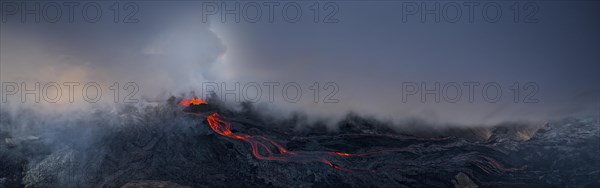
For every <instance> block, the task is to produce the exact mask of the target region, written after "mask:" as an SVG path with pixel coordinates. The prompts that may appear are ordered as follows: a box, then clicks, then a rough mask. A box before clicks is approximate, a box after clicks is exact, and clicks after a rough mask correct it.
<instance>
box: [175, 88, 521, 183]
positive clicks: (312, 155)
mask: <svg viewBox="0 0 600 188" xmlns="http://www.w3.org/2000/svg"><path fill="white" fill-rule="evenodd" d="M179 104H181V105H182V106H190V105H200V104H208V102H206V101H205V100H202V99H198V98H191V99H184V100H182V101H181V102H180V103H179ZM188 114H193V115H196V116H202V117H206V120H207V121H208V125H209V126H210V128H211V129H212V130H213V131H215V133H217V134H219V135H221V136H225V137H228V138H232V139H236V140H242V141H245V142H247V143H249V144H250V146H251V148H252V155H253V156H254V157H256V158H257V159H260V160H270V161H295V162H322V163H325V164H327V165H329V166H330V167H332V168H334V169H338V170H342V171H355V170H358V171H374V170H368V169H349V168H344V167H341V166H338V165H336V164H334V163H332V162H331V161H330V160H328V159H327V158H331V157H362V156H367V155H374V154H378V153H382V152H394V151H409V150H406V149H403V148H390V149H385V150H376V151H371V152H366V153H354V154H353V153H345V152H326V151H288V150H287V149H286V148H285V147H283V146H282V145H281V144H279V143H277V142H275V141H274V140H271V139H269V138H266V137H264V136H252V135H246V134H242V133H234V132H232V131H231V124H230V123H229V122H228V121H226V120H224V119H223V118H221V116H220V115H219V114H218V113H212V114H211V115H209V116H205V115H202V114H199V113H193V112H189V113H188ZM271 148H276V149H277V151H273V150H271ZM261 150H262V151H263V152H262V153H261ZM263 154H265V155H263ZM486 159H487V158H486ZM487 160H488V161H491V166H493V167H495V168H497V169H500V170H502V171H509V172H511V171H517V170H522V169H514V168H506V167H504V166H503V165H502V164H500V163H499V162H497V161H495V160H493V159H487ZM486 168H487V167H485V166H484V167H483V169H484V170H486Z"/></svg>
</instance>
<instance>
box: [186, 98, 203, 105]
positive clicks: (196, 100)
mask: <svg viewBox="0 0 600 188" xmlns="http://www.w3.org/2000/svg"><path fill="white" fill-rule="evenodd" d="M179 104H180V105H182V106H190V105H191V104H193V105H201V104H208V102H206V101H205V100H202V99H199V98H191V99H183V100H181V102H179Z"/></svg>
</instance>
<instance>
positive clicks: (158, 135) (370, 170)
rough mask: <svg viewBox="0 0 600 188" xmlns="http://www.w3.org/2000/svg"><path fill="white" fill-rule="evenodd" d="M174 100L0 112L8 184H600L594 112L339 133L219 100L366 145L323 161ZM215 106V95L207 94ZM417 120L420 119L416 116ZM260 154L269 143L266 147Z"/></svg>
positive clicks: (0, 174) (257, 126)
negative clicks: (212, 122)
mask: <svg viewBox="0 0 600 188" xmlns="http://www.w3.org/2000/svg"><path fill="white" fill-rule="evenodd" d="M175 101H177V100H176V99H171V100H170V101H168V102H166V103H165V104H159V105H154V106H147V107H141V108H138V107H122V108H120V109H119V110H118V111H105V110H97V111H95V112H92V113H89V114H90V115H82V118H80V119H79V118H77V119H75V120H73V119H72V118H71V119H67V120H65V119H61V118H56V119H39V118H36V115H35V114H34V113H19V115H9V114H8V113H6V112H2V116H1V121H0V123H1V124H0V188H3V187H128V188H129V187H509V186H510V187H600V131H599V130H600V124H599V123H598V121H599V120H598V118H597V117H577V118H566V119H562V120H558V121H550V122H541V123H532V124H531V123H528V124H523V123H507V124H503V125H498V126H495V127H478V128H462V129H457V128H452V129H450V128H448V129H440V130H436V131H432V132H429V133H427V131H423V130H426V129H422V130H419V131H409V130H405V131H403V130H401V129H392V128H389V126H386V123H384V122H381V121H377V120H375V119H372V118H367V117H362V116H360V115H356V114H349V115H348V116H347V117H346V118H345V119H343V120H342V121H340V122H338V127H339V128H338V129H337V130H329V129H327V128H326V127H325V126H324V125H319V124H316V125H312V126H311V128H307V129H298V128H297V127H296V125H297V124H298V122H300V121H301V118H299V117H291V118H285V119H274V118H269V117H265V116H262V115H258V114H257V113H256V112H254V111H253V109H252V107H251V106H250V105H245V106H244V108H243V109H242V110H240V111H231V110H228V109H224V108H222V107H219V106H218V105H213V106H210V107H207V108H206V109H200V110H201V111H214V112H218V113H219V114H220V115H221V117H222V118H223V119H225V120H227V121H229V122H230V123H231V130H232V131H233V132H235V133H244V134H248V135H259V136H264V137H268V138H270V139H272V140H274V141H276V142H277V143H279V144H281V145H282V146H283V147H285V148H287V149H288V150H289V151H307V152H313V151H314V152H317V151H319V152H345V153H368V152H373V151H379V152H377V153H374V154H370V155H365V156H350V157H343V156H325V155H323V156H318V157H322V158H325V159H327V160H328V161H331V162H332V163H333V164H335V165H337V166H339V167H343V168H347V169H352V170H340V169H338V168H332V167H334V166H330V165H327V164H325V163H323V162H320V161H311V160H297V161H269V160H260V159H257V158H256V157H255V156H254V155H253V154H252V149H251V147H250V145H249V144H248V143H246V142H243V141H241V140H235V139H231V138H228V137H224V136H222V135H219V134H217V133H215V132H214V131H213V130H211V128H210V127H209V125H208V123H207V121H206V119H205V118H202V117H199V116H195V115H190V114H189V113H183V112H184V111H186V110H187V111H190V110H191V111H194V110H199V109H189V108H188V109H186V108H184V107H181V106H179V105H177V103H176V102H175ZM211 104H218V103H217V102H211ZM413 126H414V125H413ZM260 152H263V153H264V152H265V151H260Z"/></svg>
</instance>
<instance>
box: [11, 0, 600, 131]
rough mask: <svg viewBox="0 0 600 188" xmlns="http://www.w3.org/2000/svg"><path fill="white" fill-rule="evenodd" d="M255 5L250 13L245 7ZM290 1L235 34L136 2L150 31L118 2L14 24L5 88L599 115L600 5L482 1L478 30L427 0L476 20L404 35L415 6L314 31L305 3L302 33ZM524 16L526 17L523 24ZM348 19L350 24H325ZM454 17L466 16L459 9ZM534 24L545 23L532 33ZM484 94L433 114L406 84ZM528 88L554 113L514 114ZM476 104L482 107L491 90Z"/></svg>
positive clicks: (391, 110) (192, 11)
mask: <svg viewBox="0 0 600 188" xmlns="http://www.w3.org/2000/svg"><path fill="white" fill-rule="evenodd" d="M235 2H236V1H229V2H228V3H226V6H230V7H231V6H234V5H235V4H234V3H235ZM252 2H255V1H239V3H240V5H241V6H242V7H243V6H245V5H248V3H252ZM290 2H294V1H285V2H280V6H278V7H276V8H275V14H274V17H273V18H274V23H270V22H269V21H268V13H267V12H266V11H267V10H266V9H265V7H262V11H263V12H262V17H261V20H260V21H258V23H249V22H248V20H245V19H244V17H242V19H241V21H240V23H236V22H235V21H234V17H232V16H231V15H228V16H229V17H227V21H226V22H225V23H222V22H221V21H220V17H219V15H218V14H219V13H217V15H211V16H209V17H208V19H207V20H208V21H209V22H207V23H203V5H204V6H205V7H206V5H207V4H202V2H194V1H191V2H188V1H184V2H175V3H173V2H166V1H165V2H163V1H160V2H135V3H137V5H138V7H139V11H138V13H137V14H136V16H135V18H137V19H138V20H139V22H138V23H129V24H127V23H114V22H112V21H113V20H112V17H111V16H112V15H111V14H112V12H111V11H110V9H109V7H110V5H111V4H112V2H105V3H100V5H101V7H102V8H103V18H101V19H100V21H99V22H98V23H85V22H84V21H83V20H82V18H81V15H79V17H78V16H77V14H76V15H75V19H76V23H73V24H70V23H66V22H65V21H63V22H59V23H55V24H51V23H37V24H35V23H28V24H22V23H18V22H20V19H19V18H20V17H19V16H18V15H17V16H15V15H10V16H9V17H7V19H8V22H7V23H2V25H1V28H0V30H1V31H2V33H1V39H2V57H1V60H2V67H1V73H2V75H1V76H2V81H14V80H16V81H20V80H26V81H35V80H56V81H63V80H69V79H76V80H77V79H80V80H82V81H89V80H93V81H96V80H99V81H98V82H107V83H110V82H112V81H113V80H117V81H120V82H126V81H135V82H138V83H139V84H140V89H141V94H142V95H144V96H147V97H156V96H163V97H164V96H166V95H168V94H179V93H182V92H188V91H190V90H198V89H200V86H199V83H201V82H203V81H227V82H235V81H240V82H264V81H280V82H284V83H285V82H289V81H294V82H298V83H300V85H302V87H304V88H303V89H305V93H304V96H303V100H302V101H300V102H299V103H296V104H290V103H285V102H282V101H281V100H277V101H280V102H276V103H275V104H269V105H272V106H276V108H283V109H285V110H302V111H307V112H309V113H312V114H313V115H322V116H336V115H341V114H344V113H346V112H347V111H349V110H352V111H358V112H362V113H365V114H375V115H378V116H380V117H382V118H392V119H401V118H406V117H415V116H416V117H422V118H426V119H430V120H431V121H436V122H441V123H465V124H477V123H494V122H498V121H506V120H529V119H531V120H538V119H547V118H551V117H557V116H561V115H567V114H571V113H575V112H579V111H582V110H584V111H585V110H588V111H589V110H590V109H595V110H596V111H597V110H598V106H599V105H598V102H597V98H598V96H599V94H600V92H599V90H600V86H599V84H598V83H600V74H599V73H600V55H599V53H598V52H600V35H598V34H599V33H600V22H599V21H598V18H600V15H599V14H600V12H599V11H598V10H600V3H598V2H594V1H534V2H535V4H527V3H525V2H521V1H481V2H479V5H478V6H477V7H475V8H474V10H475V12H474V14H473V19H474V20H473V23H470V22H469V20H468V17H467V16H468V13H467V11H468V10H467V9H468V7H466V6H465V5H464V3H472V2H471V1H457V2H454V1H426V6H430V7H431V6H435V3H439V4H440V8H442V7H447V6H450V5H458V6H459V7H460V8H461V11H462V12H461V13H462V14H461V15H462V17H461V19H460V20H458V22H457V23H450V22H448V21H447V20H444V18H443V17H441V20H440V22H439V23H437V22H435V21H434V18H433V16H431V15H427V16H428V17H425V18H426V20H425V23H423V22H422V21H421V15H420V12H417V13H416V14H414V15H409V16H407V17H406V22H404V21H403V15H404V13H405V12H403V6H405V8H406V7H407V6H412V5H417V6H422V4H420V3H421V2H415V1H369V2H366V1H365V2H361V1H339V2H334V3H333V4H326V2H318V5H319V8H320V10H321V11H320V19H319V23H314V20H313V15H314V11H312V9H311V7H310V6H311V5H314V3H315V2H312V1H311V2H299V3H298V4H299V5H300V7H301V9H302V17H301V18H300V20H299V21H298V22H296V23H289V22H286V21H285V17H283V16H282V15H281V11H282V10H281V9H282V7H283V6H284V5H286V4H289V3H290ZM258 3H263V2H258ZM415 3H416V4H415ZM489 3H497V5H499V7H500V8H501V9H502V16H501V17H500V20H498V21H497V22H496V23H489V22H487V21H485V16H484V15H483V14H482V13H483V12H484V11H483V10H482V7H484V6H485V5H487V4H489ZM515 3H517V4H515ZM211 5H212V4H211ZM216 5H218V6H222V5H223V4H216ZM259 5H260V4H259ZM494 5H496V4H494ZM511 5H519V10H520V12H519V16H520V17H519V22H518V23H515V22H514V20H513V18H514V17H513V16H514V11H513V10H512V9H511ZM3 6H4V5H3ZM121 6H123V4H121ZM325 7H327V8H328V9H324V8H325ZM334 7H337V12H336V14H334V16H333V17H332V18H334V19H337V20H338V21H337V23H322V20H323V19H324V17H325V16H326V15H328V14H329V13H331V11H332V10H333V8H334ZM221 8H222V7H221ZM450 8H452V7H450ZM534 9H535V10H537V12H536V13H535V14H531V15H533V16H532V17H527V15H530V13H532V12H531V11H533V10H534ZM422 10H423V7H420V8H418V9H417V11H422ZM122 11H124V12H126V11H127V10H122ZM204 13H206V12H204ZM288 13H289V12H288ZM122 14H123V13H122ZM249 14H250V15H252V14H253V13H252V12H251V13H249ZM294 14H295V13H294V12H293V11H292V13H289V15H294ZM494 14H495V13H494V12H493V11H492V12H488V15H494ZM448 15H455V12H453V9H449V13H448ZM527 18H535V19H536V20H537V23H524V21H525V19H527ZM77 19H79V21H77ZM529 21H531V19H530V20H529ZM42 22H44V21H42ZM64 75H68V76H64ZM470 81H475V82H480V83H481V84H485V83H487V82H498V83H499V84H500V85H501V86H502V90H503V98H502V100H501V101H499V102H498V103H489V102H485V101H483V99H482V98H481V97H476V100H475V102H474V103H469V102H468V101H467V99H466V96H464V95H465V94H463V97H462V98H461V100H460V101H459V102H458V103H447V102H444V101H442V102H441V103H435V102H432V101H428V102H426V103H422V102H421V101H420V98H419V96H418V95H417V96H411V97H410V98H408V101H407V102H402V83H403V82H418V83H421V82H426V83H428V84H431V86H432V85H433V83H434V82H440V83H441V84H445V83H448V82H457V83H464V82H470ZM313 82H320V83H322V84H323V83H326V82H335V83H337V84H338V85H339V89H340V90H339V92H338V93H337V94H336V98H337V99H339V100H340V103H336V104H322V103H318V104H314V103H312V98H311V96H310V95H311V94H310V93H307V92H309V91H310V90H308V86H309V85H311V84H312V83H313ZM514 82H519V83H521V84H525V83H527V82H534V83H536V84H537V85H538V86H539V91H538V92H537V93H536V95H535V98H536V99H539V100H540V102H539V103H536V104H523V103H514V102H513V101H512V99H513V96H511V94H512V93H510V92H511V91H510V87H509V86H510V85H511V84H512V83H514ZM263 92H266V91H263ZM463 92H466V90H465V88H463ZM475 92H476V93H475V94H477V95H481V90H476V91H475ZM594 100H596V101H595V102H594ZM593 105H596V106H593ZM590 106H592V107H590Z"/></svg>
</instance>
